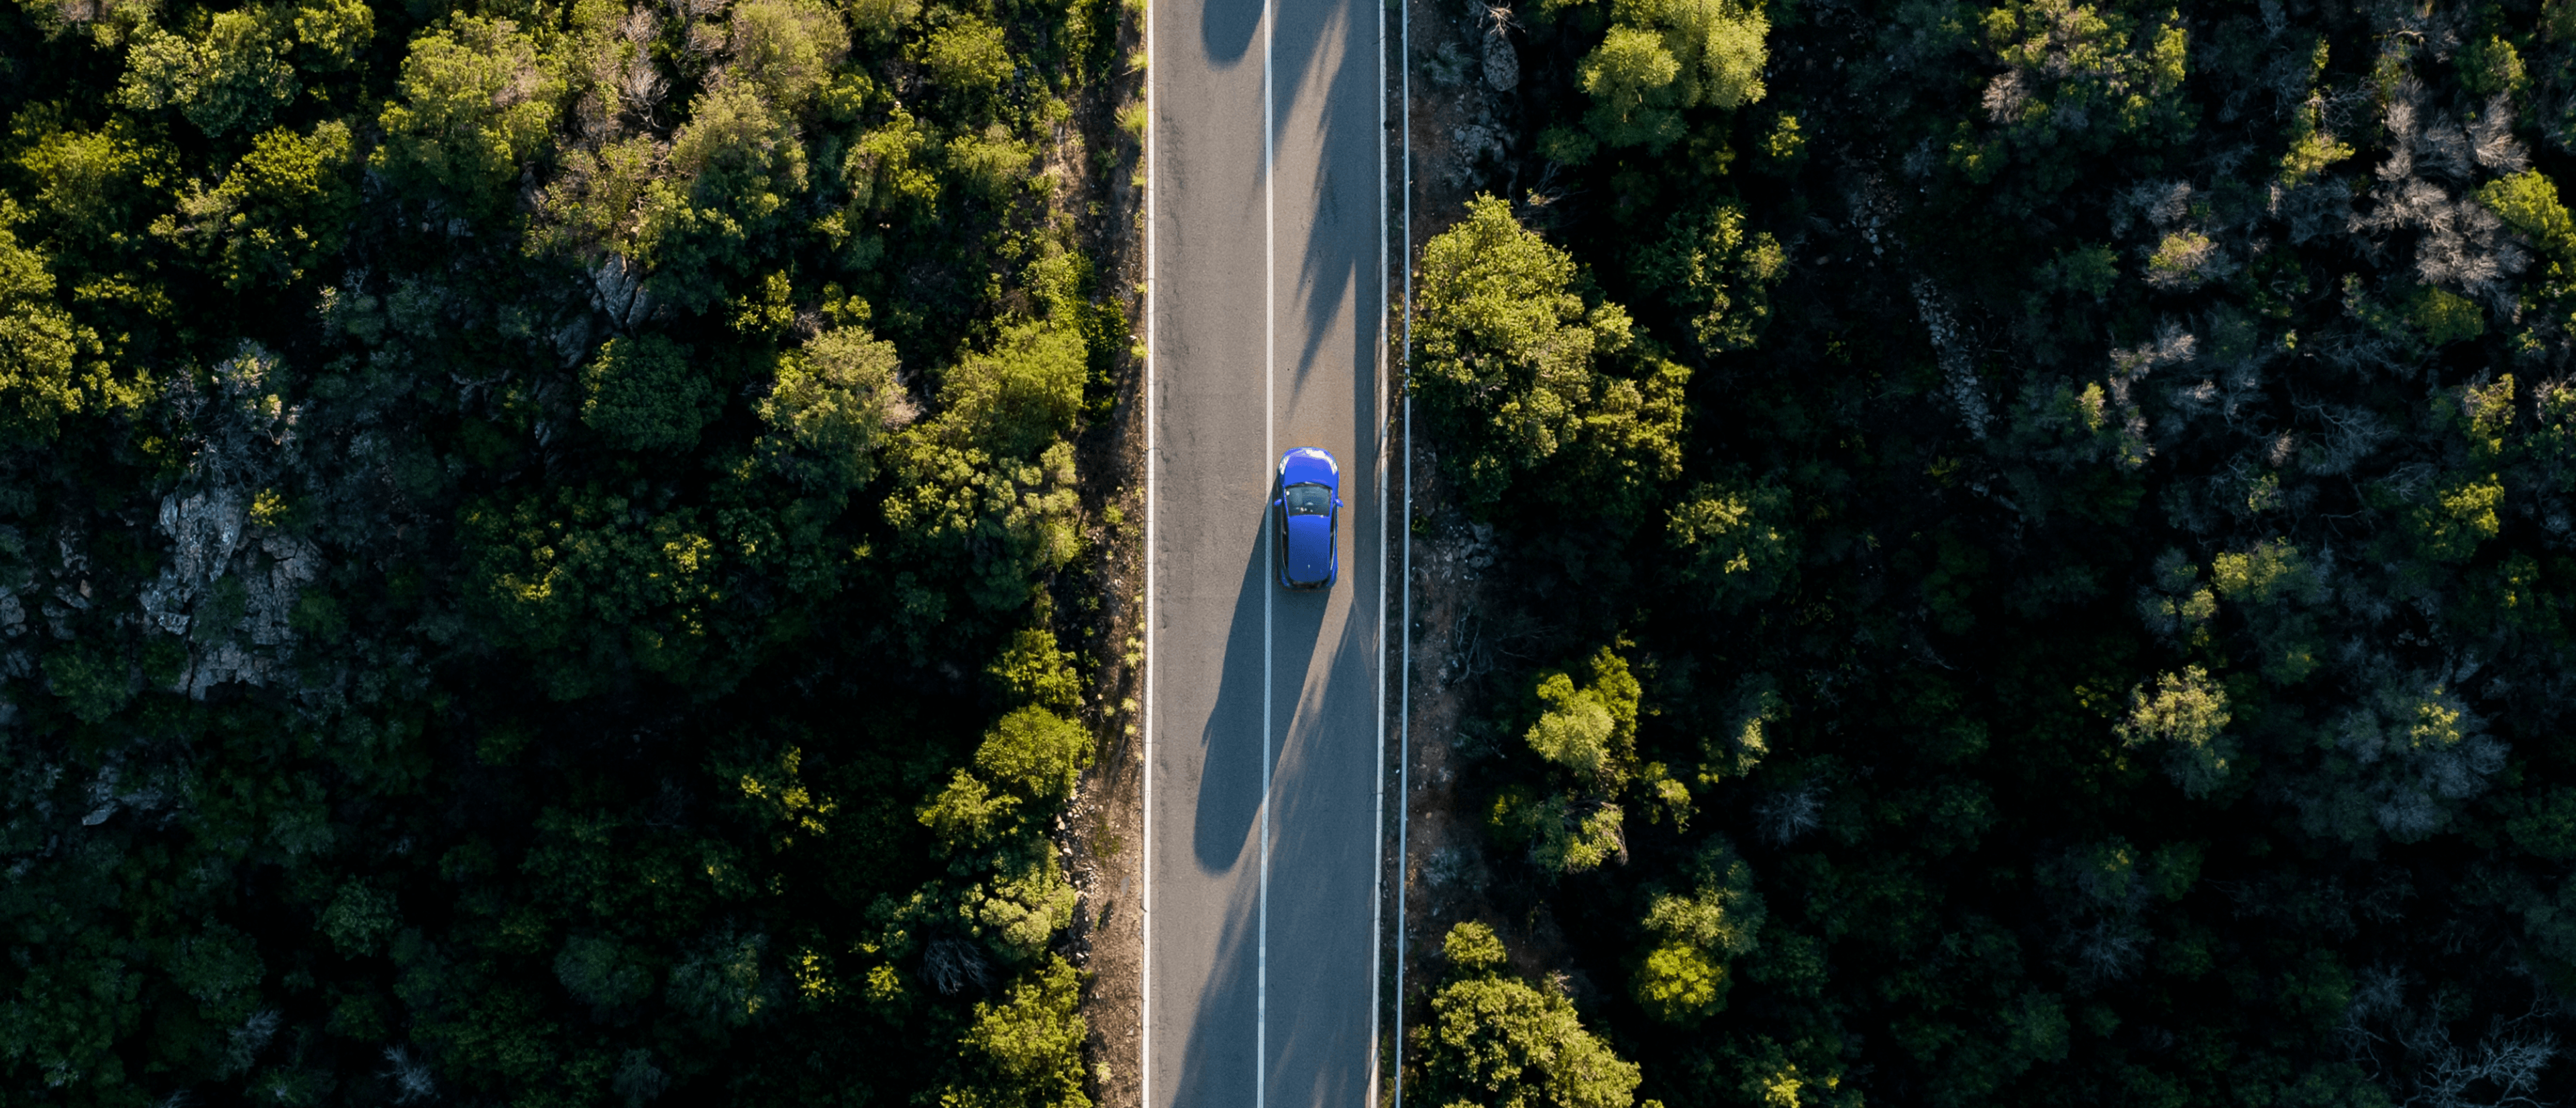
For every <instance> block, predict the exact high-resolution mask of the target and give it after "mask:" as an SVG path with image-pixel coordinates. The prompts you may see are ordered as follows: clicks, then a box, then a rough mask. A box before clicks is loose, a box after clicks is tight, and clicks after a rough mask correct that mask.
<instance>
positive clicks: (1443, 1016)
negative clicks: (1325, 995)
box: [1413, 923, 1639, 1108]
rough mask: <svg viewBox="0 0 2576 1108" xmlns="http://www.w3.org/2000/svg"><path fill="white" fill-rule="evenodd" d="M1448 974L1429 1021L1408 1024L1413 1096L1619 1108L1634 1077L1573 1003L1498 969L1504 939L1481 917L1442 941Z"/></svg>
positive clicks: (1550, 1107) (1501, 1107)
mask: <svg viewBox="0 0 2576 1108" xmlns="http://www.w3.org/2000/svg"><path fill="white" fill-rule="evenodd" d="M1442 949H1443V951H1444V953H1445V954H1446V956H1447V958H1448V961H1449V973H1448V975H1447V977H1446V979H1445V980H1444V981H1443V983H1442V984H1441V986H1440V989H1439V991H1437V992H1435V993H1433V994H1432V998H1431V1019H1430V1021H1429V1022H1428V1023H1426V1024H1421V1025H1417V1026H1415V1027H1414V1029H1413V1038H1414V1044H1413V1045H1414V1049H1416V1050H1418V1051H1420V1052H1421V1057H1422V1060H1423V1086H1424V1087H1423V1088H1422V1089H1421V1091H1420V1093H1419V1095H1421V1096H1422V1097H1423V1098H1424V1099H1425V1100H1426V1101H1427V1102H1429V1103H1433V1104H1479V1105H1488V1106H1491V1108H1627V1106H1628V1105H1629V1104H1631V1103H1633V1102H1634V1101H1635V1094H1636V1089H1637V1083H1638V1081H1639V1074H1638V1070H1637V1066H1636V1064H1635V1063H1632V1062H1628V1061H1625V1060H1623V1059H1621V1058H1620V1057H1619V1056H1618V1055H1617V1054H1615V1053H1613V1052H1612V1051H1611V1049H1610V1047H1609V1045H1608V1044H1606V1043H1604V1042H1602V1041H1601V1040H1600V1039H1599V1038H1597V1037H1595V1036H1594V1035H1593V1033H1592V1032H1591V1031H1590V1030H1588V1029H1586V1028H1585V1027H1584V1026H1583V1021H1582V1017H1581V1016H1580V1015H1578V1014H1577V1013H1576V1012H1575V1010H1574V1002H1573V1001H1571V1000H1568V999H1566V997H1565V995H1564V994H1563V993H1562V992H1560V991H1557V990H1556V989H1554V988H1544V989H1542V988H1533V987H1531V986H1530V985H1529V984H1528V983H1527V982H1525V981H1522V980H1521V979H1519V978H1518V977H1514V976H1512V975H1510V974H1508V973H1507V972H1505V952H1504V949H1503V944H1502V941H1501V940H1500V939H1499V938H1497V937H1496V936H1495V935H1494V932H1493V930H1492V929H1491V928H1488V927H1486V926H1485V925H1483V924H1481V923H1461V924H1458V925H1457V926H1455V927H1452V928H1450V929H1449V934H1448V937H1447V938H1445V939H1443V940H1442Z"/></svg>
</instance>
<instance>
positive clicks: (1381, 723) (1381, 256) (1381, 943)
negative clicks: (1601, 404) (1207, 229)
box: [1368, 0, 1388, 1108]
mask: <svg viewBox="0 0 2576 1108" xmlns="http://www.w3.org/2000/svg"><path fill="white" fill-rule="evenodd" d="M1374 7H1375V14H1376V16H1377V18H1376V19H1375V20H1374V22H1375V23H1376V24H1377V88H1376V92H1377V290H1378V313H1377V318H1378V332H1377V334H1378V343H1377V354H1376V361H1377V365H1376V366H1375V367H1374V368H1375V372H1374V373H1372V374H1370V384H1372V385H1374V386H1375V389H1374V392H1375V396H1373V397H1372V398H1371V399H1372V400H1373V401H1374V402H1373V403H1372V404H1371V409H1372V414H1373V415H1375V416H1376V417H1377V427H1376V434H1377V451H1376V453H1377V644H1378V664H1377V667H1376V668H1377V763H1376V765H1377V772H1376V773H1374V774H1372V775H1371V776H1372V777H1374V778H1375V779H1376V781H1377V800H1376V811H1375V812H1374V813H1372V814H1371V816H1370V819H1369V835H1370V836H1371V837H1372V838H1375V839H1376V840H1377V841H1378V843H1379V844H1380V845H1381V846H1383V844H1384V843H1385V842H1386V837H1385V836H1386V494H1387V488H1388V480H1387V477H1388V473H1387V465H1386V439H1387V434H1386V430H1387V428H1386V368H1387V357H1386V259H1387V253H1386V4H1385V0H1377V3H1376V4H1375V5H1374ZM1374 868H1375V871H1376V872H1375V873H1373V874H1372V875H1371V878H1372V879H1371V881H1370V883H1369V1037H1368V1043H1369V1049H1368V1059H1369V1069H1368V1103H1369V1105H1370V1108H1375V1106H1376V1104H1377V1096H1378V1077H1379V1072H1378V1071H1379V1070H1380V1069H1381V1068H1382V1067H1381V1059H1380V1058H1379V1051H1380V1050H1381V1049H1382V1047H1383V1044H1381V1043H1379V1042H1378V1038H1377V1035H1378V1009H1379V1007H1381V1006H1382V1004H1383V1003H1384V1002H1383V1000H1382V999H1381V998H1380V997H1379V996H1378V989H1380V988H1381V987H1383V986H1384V985H1385V978H1384V974H1385V972H1386V969H1385V957H1384V955H1385V953H1386V864H1385V863H1384V862H1382V861H1381V862H1380V863H1379V864H1378V865H1377V866H1376V867H1374Z"/></svg>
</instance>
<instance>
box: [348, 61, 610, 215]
mask: <svg viewBox="0 0 2576 1108" xmlns="http://www.w3.org/2000/svg"><path fill="white" fill-rule="evenodd" d="M395 88H396V90H397V91H399V92H400V94H401V99H399V100H396V101H394V102H393V103H389V104H387V105H385V108H384V111H383V112H382V113H381V114H379V115H378V116H377V117H376V125H377V126H378V127H380V128H382V129H383V131H384V136H385V137H384V144H383V145H381V146H378V147H377V148H376V149H375V152H374V153H373V154H371V155H369V159H368V164H369V166H371V167H372V168H374V169H375V170H376V171H377V172H379V173H383V174H385V175H386V176H387V177H389V178H391V179H392V180H393V181H394V182H395V183H397V184H399V185H401V186H403V187H405V188H409V189H413V190H417V191H420V192H422V193H424V194H426V195H430V196H438V197H443V198H445V199H447V200H449V201H450V202H452V203H457V204H463V205H467V206H468V207H469V208H471V209H472V210H474V211H475V212H476V213H477V214H480V213H483V212H487V211H490V210H491V209H493V208H494V207H497V206H498V205H500V204H501V203H503V202H504V201H505V200H506V198H507V195H508V194H507V189H508V186H509V183H510V181H511V180H512V179H513V178H515V177H517V176H518V175H519V172H520V167H521V166H522V165H524V164H526V163H527V162H528V160H529V159H530V158H532V157H534V156H535V155H536V153H537V151H538V149H539V148H540V147H541V146H542V145H544V143H545V142H546V139H547V137H548V133H549V130H550V128H549V123H550V122H551V121H552V119H553V117H554V113H555V110H556V105H555V100H556V98H557V97H559V96H561V95H562V94H563V89H564V83H563V80H562V78H561V77H559V76H557V75H556V74H554V73H552V72H549V71H548V70H547V69H546V67H545V66H544V65H543V64H542V63H541V61H540V58H539V56H538V53H537V46H536V43H535V41H534V40H532V39H530V38H529V37H528V36H527V35H525V34H523V33H521V32H520V30H519V27H518V25H517V24H516V23H513V22H511V21H509V20H507V19H482V18H477V17H474V16H460V17H458V18H456V19H454V20H452V21H450V22H449V23H448V25H447V26H445V27H443V28H440V29H437V30H433V31H429V32H427V33H425V34H422V35H421V36H420V37H418V38H415V39H413V40H412V43H411V50H410V52H409V53H408V54H406V55H405V56H404V58H403V63H402V76H401V78H400V79H399V80H398V81H397V82H396V84H395Z"/></svg>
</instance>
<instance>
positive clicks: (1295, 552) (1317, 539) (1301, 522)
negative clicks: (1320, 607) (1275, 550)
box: [1286, 516, 1333, 582]
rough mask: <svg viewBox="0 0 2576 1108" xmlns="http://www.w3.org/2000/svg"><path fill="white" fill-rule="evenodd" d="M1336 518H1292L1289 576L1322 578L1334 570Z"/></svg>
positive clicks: (1290, 577) (1289, 534)
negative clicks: (1332, 551)
mask: <svg viewBox="0 0 2576 1108" xmlns="http://www.w3.org/2000/svg"><path fill="white" fill-rule="evenodd" d="M1332 538H1333V525H1332V521H1331V520H1330V519H1328V518H1326V517H1324V516H1290V517H1289V518H1288V549H1287V551H1286V558H1287V562H1288V579H1289V580H1291V581H1299V582H1305V581H1321V580H1323V579H1324V578H1326V577H1328V576H1330V575H1331V574H1332V559H1331V557H1330V556H1329V554H1328V552H1329V551H1330V550H1331V548H1332Z"/></svg>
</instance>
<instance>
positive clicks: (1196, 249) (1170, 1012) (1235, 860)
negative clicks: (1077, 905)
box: [1144, 0, 1386, 1108]
mask: <svg viewBox="0 0 2576 1108" xmlns="http://www.w3.org/2000/svg"><path fill="white" fill-rule="evenodd" d="M1377 10H1378V9H1377V8H1376V6H1374V5H1371V4H1361V3H1354V2H1352V0H1294V2H1277V3H1265V2H1264V0H1155V2H1154V3H1153V5H1152V15H1151V18H1152V21H1153V22H1152V29H1151V38H1150V40H1149V42H1150V54H1149V64H1150V70H1149V72H1150V74H1151V77H1152V81H1153V89H1152V94H1151V95H1152V101H1151V104H1152V109H1153V115H1152V123H1151V125H1152V128H1153V134H1152V137H1151V139H1150V142H1151V146H1152V159H1153V163H1152V173H1153V190H1154V191H1153V199H1152V202H1151V203H1152V216H1151V224H1152V231H1151V233H1152V235H1153V241H1152V246H1151V249H1150V251H1149V253H1150V256H1151V258H1152V273H1151V282H1152V284H1151V286H1150V289H1151V305H1152V307H1151V309H1150V310H1151V312H1152V318H1151V320H1150V322H1149V324H1148V327H1149V333H1150V336H1151V342H1152V359H1153V378H1152V384H1151V386H1150V393H1151V405H1152V411H1151V418H1152V420H1153V435H1154V442H1153V452H1152V456H1151V459H1150V461H1149V463H1148V464H1149V465H1150V466H1151V468H1152V475H1151V491H1150V500H1151V507H1150V509H1149V511H1150V514H1151V521H1150V523H1149V544H1150V547H1151V550H1150V555H1149V556H1150V558H1151V559H1152V568H1151V571H1150V573H1149V577H1150V580H1149V584H1148V588H1149V590H1150V592H1151V597H1150V599H1149V601H1148V612H1149V621H1150V624H1151V628H1152V630H1151V633H1150V636H1149V641H1148V646H1147V649H1148V654H1149V657H1150V661H1149V663H1148V673H1147V679H1146V694H1147V706H1146V711H1147V713H1148V717H1147V724H1146V726H1147V733H1148V743H1149V749H1150V753H1149V755H1148V758H1149V770H1148V772H1149V775H1150V776H1149V778H1148V782H1147V795H1146V800H1145V803H1146V805H1147V815H1146V819H1147V823H1148V830H1147V839H1148V842H1147V849H1148V851H1149V857H1148V859H1147V877H1146V880H1147V882H1148V886H1147V894H1146V895H1147V898H1148V899H1147V916H1146V929H1147V930H1146V948H1145V964H1146V970H1145V972H1146V983H1145V1004H1146V1011H1145V1035H1146V1041H1145V1067H1146V1072H1145V1075H1144V1077H1145V1100H1146V1104H1147V1106H1148V1108H1165V1106H1167V1105H1178V1106H1193V1108H1194V1106H1210V1108H1219V1106H1221V1108H1244V1106H1247V1105H1249V1106H1253V1108H1291V1106H1294V1108H1305V1106H1309V1105H1333V1106H1348V1108H1358V1106H1362V1105H1366V1104H1369V1103H1371V1102H1372V1101H1373V1099H1374V1093H1375V1087H1374V1084H1373V1075H1374V1074H1375V1072H1376V1058H1375V1047H1374V1043H1373V1038H1372V1032H1373V1024H1372V1021H1371V1017H1372V1013H1373V1012H1374V1011H1375V994H1374V989H1375V981H1376V968H1377V963H1376V957H1375V956H1376V949H1377V937H1378V936H1377V927H1378V920H1377V918H1376V912H1375V905H1376V893H1377V883H1376V882H1377V878H1376V874H1377V862H1378V843H1379V835H1378V826H1379V824H1378V814H1379V809H1378V780H1379V778H1378V772H1377V768H1378V765H1379V752H1380V749H1381V746H1380V744H1381V743H1382V741H1383V740H1384V737H1385V734H1386V732H1385V723H1386V721H1385V720H1384V719H1383V718H1382V712H1381V705H1382V703H1383V701H1382V699H1381V696H1380V691H1381V684H1380V679H1381V673H1382V669H1381V665H1380V662H1381V649H1380V643H1381V640H1382V638H1383V631H1384V628H1383V626H1382V624H1383V622H1384V621H1383V619H1382V616H1381V613H1382V612H1383V611H1384V604H1383V603H1382V597H1383V595H1384V594H1383V591H1382V590H1383V585H1382V583H1381V581H1380V573H1379V567H1380V566H1381V564H1382V559H1381V557H1380V550H1381V548H1382V544H1383V536H1384V534H1385V530H1384V528H1385V517H1384V516H1383V515H1382V514H1381V513H1382V511H1383V510H1384V500H1383V498H1382V496H1381V490H1382V489H1383V488H1384V487H1385V482H1384V476H1383V470H1384V465H1383V459H1382V457H1381V455H1382V447H1383V445H1384V437H1383V429H1384V427H1385V426H1386V420H1385V419H1384V418H1383V406H1382V405H1383V402H1382V399H1381V394H1382V392H1383V389H1382V388H1381V382H1380V381H1379V377H1378V375H1379V373H1380V372H1381V370H1380V366H1379V352H1380V350H1381V348H1382V347H1383V341H1382V332H1381V326H1382V320H1383V313H1382V306H1383V305H1384V304H1385V302H1386V298H1385V290H1384V288H1383V283H1382V281H1381V279H1380V277H1379V274H1381V273H1382V272H1383V271H1384V270H1383V265H1382V262H1381V255H1380V253H1379V250H1380V244H1381V242H1382V241H1383V228H1384V224H1383V223H1382V222H1381V219H1382V213H1381V203H1380V198H1381V197H1382V195H1383V190H1382V188H1381V186H1380V180H1381V179H1380V176H1379V174H1380V171H1381V167H1380V164H1379V150H1380V143H1379V134H1380V132H1379V130H1378V128H1379V115H1378V113H1379V99H1378V81H1379V75H1380V72H1381V70H1380V67H1379V59H1378V49H1379V45H1378V23H1377ZM1295 446H1320V447H1323V448H1325V449H1327V450H1330V451H1332V453H1333V455H1334V457H1335V458H1336V459H1338V460H1339V462H1340V464H1341V470H1342V475H1343V494H1342V497H1343V501H1344V507H1343V509H1342V512H1341V519H1340V525H1339V534H1338V542H1339V544H1340V551H1341V580H1340V583H1339V584H1337V585H1336V586H1335V587H1334V588H1333V589H1332V590H1331V591H1329V592H1327V593H1322V594H1315V593H1289V592H1283V591H1281V590H1280V589H1279V588H1278V586H1277V585H1276V583H1275V578H1274V576H1273V571H1272V570H1271V560H1270V559H1271V552H1270V548H1269V545H1268V544H1269V542H1270V538H1269V535H1268V529H1267V527H1266V526H1265V519H1266V517H1265V515H1264V513H1265V511H1266V509H1267V506H1268V504H1269V498H1270V494H1271V488H1272V478H1273V473H1274V471H1275V467H1276V465H1277V459H1278V456H1279V453H1280V452H1281V451H1284V450H1287V449H1288V448H1290V447H1295Z"/></svg>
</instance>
